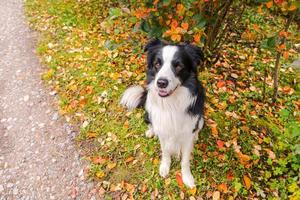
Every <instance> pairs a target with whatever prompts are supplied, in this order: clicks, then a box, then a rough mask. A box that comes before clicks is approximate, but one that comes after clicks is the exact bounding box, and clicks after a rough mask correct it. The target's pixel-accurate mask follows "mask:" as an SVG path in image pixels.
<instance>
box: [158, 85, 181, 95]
mask: <svg viewBox="0 0 300 200" xmlns="http://www.w3.org/2000/svg"><path fill="white" fill-rule="evenodd" d="M177 87H178V86H177ZM177 87H176V88H175V89H174V90H171V91H167V90H165V89H159V90H158V95H159V96H160V97H168V96H170V95H171V94H172V93H173V92H174V91H175V90H176V89H177Z"/></svg>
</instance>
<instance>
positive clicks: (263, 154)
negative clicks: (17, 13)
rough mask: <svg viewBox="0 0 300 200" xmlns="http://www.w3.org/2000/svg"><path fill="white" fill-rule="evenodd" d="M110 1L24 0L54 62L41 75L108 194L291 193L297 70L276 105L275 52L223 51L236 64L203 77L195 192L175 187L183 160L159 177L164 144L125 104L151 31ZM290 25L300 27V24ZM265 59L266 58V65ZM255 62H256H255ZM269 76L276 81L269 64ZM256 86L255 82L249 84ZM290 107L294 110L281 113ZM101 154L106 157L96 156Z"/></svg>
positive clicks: (44, 53)
mask: <svg viewBox="0 0 300 200" xmlns="http://www.w3.org/2000/svg"><path fill="white" fill-rule="evenodd" d="M113 5H118V4H116V3H111V2H110V1H103V2H101V3H100V2H99V1H96V0H92V1H78V2H77V1H71V0H69V1H63V0H52V1H47V0H27V1H26V13H27V17H28V20H29V22H30V25H31V27H32V28H33V29H35V30H37V31H39V32H40V33H41V39H40V41H39V45H38V49H37V50H38V53H39V55H40V57H41V60H42V62H43V63H44V64H45V65H47V66H48V71H47V72H45V73H44V75H43V79H44V80H45V82H46V83H48V84H49V86H50V87H52V89H53V90H56V91H57V92H58V94H59V98H60V99H59V101H60V113H61V114H62V115H64V116H65V117H66V118H67V119H70V120H71V122H72V123H73V124H74V125H76V126H78V127H79V128H80V135H79V136H78V138H77V141H78V144H79V146H80V148H82V149H83V150H84V151H85V158H86V159H88V160H90V161H91V162H90V163H91V164H90V167H89V176H90V178H91V179H94V180H96V181H100V182H101V183H102V185H101V187H102V188H104V189H105V191H106V193H105V194H103V195H104V196H105V198H107V199H110V198H112V197H113V195H114V194H115V193H117V191H116V187H117V186H118V185H119V187H120V189H121V193H120V194H122V195H123V194H125V193H128V194H132V195H133V196H134V197H135V198H137V199H148V198H150V197H151V195H152V196H153V195H154V196H155V195H158V197H159V198H162V199H172V198H175V199H177V198H179V197H180V195H181V196H182V194H181V193H184V194H185V197H188V196H192V195H194V196H202V197H204V198H206V197H207V198H209V197H210V194H212V193H213V192H215V191H217V190H220V188H219V187H218V186H219V185H220V184H226V185H227V187H228V191H221V192H222V197H223V198H224V199H227V198H232V197H237V198H239V199H241V198H254V197H257V198H259V199H260V198H264V197H265V196H266V198H269V199H272V198H274V199H276V198H277V199H286V198H288V197H290V198H292V197H293V196H292V195H294V196H295V195H299V192H298V193H297V190H299V187H298V185H297V183H299V175H298V174H297V173H296V172H297V170H299V161H294V160H293V159H298V158H299V154H295V153H293V151H292V150H291V147H290V144H292V143H293V141H295V137H296V138H297V136H293V134H295V131H298V130H299V129H298V127H299V120H297V119H299V85H297V84H291V83H293V80H294V79H295V78H296V77H297V74H295V72H294V71H289V70H286V69H285V71H284V73H282V74H281V79H280V80H281V82H280V84H281V87H283V86H288V85H291V87H292V88H293V89H294V90H295V92H294V93H293V94H292V95H288V94H284V93H281V92H280V93H279V99H278V103H277V104H272V103H271V101H270V99H269V98H266V102H262V101H261V100H262V93H261V91H262V87H263V84H262V76H263V73H264V68H265V67H267V65H270V64H272V63H274V59H273V58H274V56H270V55H269V54H266V53H262V54H259V53H255V52H254V50H253V48H245V47H244V46H243V44H228V45H226V47H224V50H223V51H224V52H226V53H227V54H228V55H232V56H231V57H230V59H231V60H229V61H227V62H229V64H231V63H232V67H230V68H229V69H228V68H225V67H216V66H212V67H211V68H208V69H206V70H205V71H203V72H201V74H200V75H199V77H200V79H201V80H202V82H203V84H204V85H205V87H206V91H207V103H206V121H207V122H208V126H206V127H205V128H204V129H203V130H202V131H201V133H200V139H199V141H198V142H197V143H196V144H195V149H194V152H193V159H192V161H191V166H192V172H193V174H194V176H195V179H196V181H197V191H196V193H195V194H194V192H193V191H190V190H189V189H187V188H181V187H180V186H179V185H178V183H177V181H176V176H175V174H176V173H177V171H178V170H180V164H179V162H178V161H176V160H174V162H172V167H171V172H170V176H169V178H167V179H166V180H164V179H162V178H161V177H160V176H159V174H158V166H159V159H160V149H159V142H158V139H157V138H153V139H148V138H146V137H145V136H144V132H145V130H146V128H147V127H146V125H145V123H144V122H143V114H144V111H143V110H141V109H138V110H135V111H133V112H128V111H126V110H124V109H123V108H121V107H120V106H119V104H118V102H119V99H120V96H121V94H122V92H123V91H124V90H125V88H126V87H127V86H128V85H132V84H142V83H143V81H144V79H145V75H144V70H145V55H144V53H143V51H142V46H143V45H144V44H145V43H146V41H147V37H146V35H145V34H144V33H142V32H140V31H139V30H138V29H134V28H133V26H134V25H133V22H132V21H133V19H132V17H131V16H130V15H129V14H127V13H126V12H122V10H121V9H115V10H110V9H107V8H109V7H111V6H113ZM109 11H110V12H109ZM248 12H249V13H247V15H250V16H251V18H250V22H251V23H259V24H263V25H262V27H263V28H264V29H266V30H270V32H272V31H274V30H273V29H275V28H277V29H278V27H280V26H281V25H280V23H281V21H282V19H280V18H279V19H274V20H273V21H272V23H271V22H269V21H268V20H266V16H265V15H252V14H253V10H252V11H251V10H250V11H248ZM113 14H114V15H116V17H115V18H114V19H112V16H111V15H113ZM247 15H246V17H247ZM244 21H245V23H250V22H247V19H244ZM274 23H275V25H274ZM271 27H272V28H271ZM292 31H293V32H295V31H296V29H295V26H292ZM291 42H293V41H291ZM273 54H274V53H273V52H271V55H273ZM235 55H245V56H247V57H248V56H249V55H254V56H255V60H254V61H253V62H252V63H250V64H249V63H247V60H242V59H235V58H234V56H235ZM295 55H296V54H295ZM291 57H292V58H293V57H294V56H293V55H292V56H291ZM264 58H268V59H269V60H270V61H269V63H264V62H263V59H264ZM292 58H291V59H292ZM284 62H288V61H284ZM249 66H251V67H253V69H252V70H249ZM233 72H234V73H237V74H238V79H237V81H235V82H234V85H228V86H227V89H228V90H223V89H222V88H221V89H220V88H218V87H217V86H216V84H217V82H218V81H219V80H225V81H226V80H232V79H231V78H230V74H231V73H233ZM268 74H269V75H268V78H269V79H271V72H270V71H269V72H268ZM269 79H268V81H270V80H269ZM251 86H254V87H255V88H256V90H251ZM271 93H272V88H271V85H267V87H266V95H267V97H269V96H270V95H271ZM297 105H298V106H297ZM283 109H286V110H287V112H285V111H284V114H282V110H283ZM228 112H229V113H228ZM287 116H288V117H287ZM287 119H289V120H287ZM211 120H213V121H214V122H215V124H217V131H218V134H217V135H213V134H212V127H211V125H210V124H209V121H211ZM282 138H283V139H284V140H281V139H282ZM286 138H287V139H286ZM218 140H220V141H223V142H224V148H223V149H220V148H218V146H217V142H218ZM234 140H236V142H237V145H238V147H240V151H241V153H242V154H243V155H247V156H249V158H250V160H249V161H247V162H246V163H243V162H242V161H241V158H240V157H239V155H238V154H237V152H236V149H235V148H236V146H235V145H234ZM285 140H287V142H285ZM255 145H260V146H261V148H262V149H261V150H259V152H260V156H257V155H255V154H254V153H253V149H254V146H255ZM266 149H268V150H271V151H272V152H274V153H275V154H276V158H275V159H270V158H269V157H270V156H269V155H268V153H267V150H266ZM293 156H294V157H293ZM96 158H101V159H102V160H103V161H102V162H101V163H99V162H97V161H95V159H96ZM297 163H298V164H297ZM114 165H115V166H114ZM228 173H232V178H228ZM244 176H248V177H249V178H250V179H251V187H250V188H246V186H245V184H244V181H243V178H244ZM128 184H131V185H132V186H133V188H134V190H131V189H130V186H131V185H128ZM295 184H296V185H295ZM156 190H157V191H158V194H157V192H156ZM276 195H278V197H276ZM295 197H296V196H295Z"/></svg>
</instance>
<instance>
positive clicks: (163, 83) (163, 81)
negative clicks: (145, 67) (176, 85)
mask: <svg viewBox="0 0 300 200" xmlns="http://www.w3.org/2000/svg"><path fill="white" fill-rule="evenodd" d="M168 84H169V81H168V80H167V79H165V78H159V79H158V80H157V86H158V87H159V88H166V87H167V86H168Z"/></svg>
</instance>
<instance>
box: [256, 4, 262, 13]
mask: <svg viewBox="0 0 300 200" xmlns="http://www.w3.org/2000/svg"><path fill="white" fill-rule="evenodd" d="M257 13H259V14H261V13H262V5H261V6H258V8H257Z"/></svg>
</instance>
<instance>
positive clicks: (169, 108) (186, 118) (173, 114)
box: [146, 87, 197, 153]
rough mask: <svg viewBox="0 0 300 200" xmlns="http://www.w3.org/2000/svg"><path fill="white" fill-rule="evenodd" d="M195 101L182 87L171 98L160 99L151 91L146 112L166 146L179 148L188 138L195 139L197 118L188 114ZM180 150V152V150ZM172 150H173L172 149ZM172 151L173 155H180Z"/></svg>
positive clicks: (153, 127)
mask: <svg viewBox="0 0 300 200" xmlns="http://www.w3.org/2000/svg"><path fill="white" fill-rule="evenodd" d="M194 101H195V97H192V96H191V95H190V92H189V91H188V89H187V88H184V87H180V88H177V90H176V91H175V92H174V93H173V94H172V95H171V96H169V97H164V98H162V97H159V96H158V95H157V94H156V92H155V91H153V90H151V89H150V90H149V92H148V96H147V102H146V110H147V112H148V113H149V117H150V120H151V124H152V129H153V131H154V133H155V134H156V135H158V137H159V139H160V141H161V142H163V143H164V145H166V146H170V148H171V147H173V148H174V147H176V146H177V147H179V149H180V146H181V144H182V143H183V141H184V140H186V139H187V137H189V138H192V137H193V133H192V131H193V129H194V128H195V125H196V123H197V117H194V116H191V115H189V114H188V113H187V109H188V107H189V106H190V105H191V104H192V103H193V102H194ZM179 149H178V150H179ZM170 150H171V149H170ZM178 150H172V151H173V153H178V152H174V151H178Z"/></svg>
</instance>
